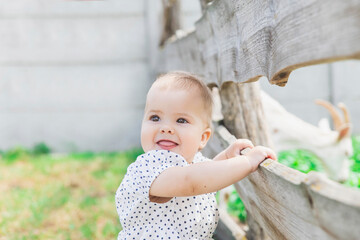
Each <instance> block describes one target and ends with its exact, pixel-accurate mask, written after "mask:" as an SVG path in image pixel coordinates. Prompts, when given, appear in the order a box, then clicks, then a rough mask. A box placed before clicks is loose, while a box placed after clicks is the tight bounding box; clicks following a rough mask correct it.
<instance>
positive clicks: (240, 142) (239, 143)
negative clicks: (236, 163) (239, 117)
mask: <svg viewBox="0 0 360 240" xmlns="http://www.w3.org/2000/svg"><path fill="white" fill-rule="evenodd" d="M234 146H235V149H237V150H238V151H239V153H240V152H241V150H243V149H245V148H253V147H254V144H253V143H252V142H251V141H250V140H249V139H237V140H236V141H235V142H234Z"/></svg>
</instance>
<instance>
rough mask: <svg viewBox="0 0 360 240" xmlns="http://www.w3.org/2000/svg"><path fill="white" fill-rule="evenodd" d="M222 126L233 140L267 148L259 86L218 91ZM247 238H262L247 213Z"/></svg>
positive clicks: (231, 86)
mask: <svg viewBox="0 0 360 240" xmlns="http://www.w3.org/2000/svg"><path fill="white" fill-rule="evenodd" d="M220 97H221V104H222V114H223V116H224V125H225V127H226V128H227V129H228V131H229V132H230V133H231V134H233V135H234V136H235V137H236V138H246V139H250V140H251V141H252V142H253V143H254V145H263V146H267V147H271V146H272V144H271V141H270V137H269V133H268V130H267V129H268V128H267V124H266V120H265V116H264V111H263V108H262V103H261V98H260V87H259V84H258V83H257V82H253V83H234V82H228V83H225V84H224V85H223V86H222V87H221V89H220ZM247 215H248V219H249V221H248V222H247V223H248V226H249V229H250V231H248V232H247V238H248V239H265V234H264V230H263V229H262V228H261V226H260V225H259V224H258V223H257V222H256V221H255V219H254V218H252V217H251V215H250V212H249V211H247Z"/></svg>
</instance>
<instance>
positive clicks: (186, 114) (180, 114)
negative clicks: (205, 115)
mask: <svg viewBox="0 0 360 240" xmlns="http://www.w3.org/2000/svg"><path fill="white" fill-rule="evenodd" d="M176 115H179V116H186V117H190V118H192V117H193V116H192V115H190V114H188V113H177V114H176Z"/></svg>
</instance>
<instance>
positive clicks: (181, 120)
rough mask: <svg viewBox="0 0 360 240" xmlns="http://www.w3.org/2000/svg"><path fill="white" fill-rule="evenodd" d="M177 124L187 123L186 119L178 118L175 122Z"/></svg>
mask: <svg viewBox="0 0 360 240" xmlns="http://www.w3.org/2000/svg"><path fill="white" fill-rule="evenodd" d="M176 122H177V123H189V122H188V121H187V120H186V119H184V118H179V119H178V120H176Z"/></svg>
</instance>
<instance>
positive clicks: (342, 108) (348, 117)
mask: <svg viewBox="0 0 360 240" xmlns="http://www.w3.org/2000/svg"><path fill="white" fill-rule="evenodd" d="M338 107H339V108H340V109H341V110H342V111H343V113H344V119H345V123H350V113H349V110H348V109H347V107H346V106H345V104H344V103H342V102H341V103H339V104H338Z"/></svg>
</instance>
